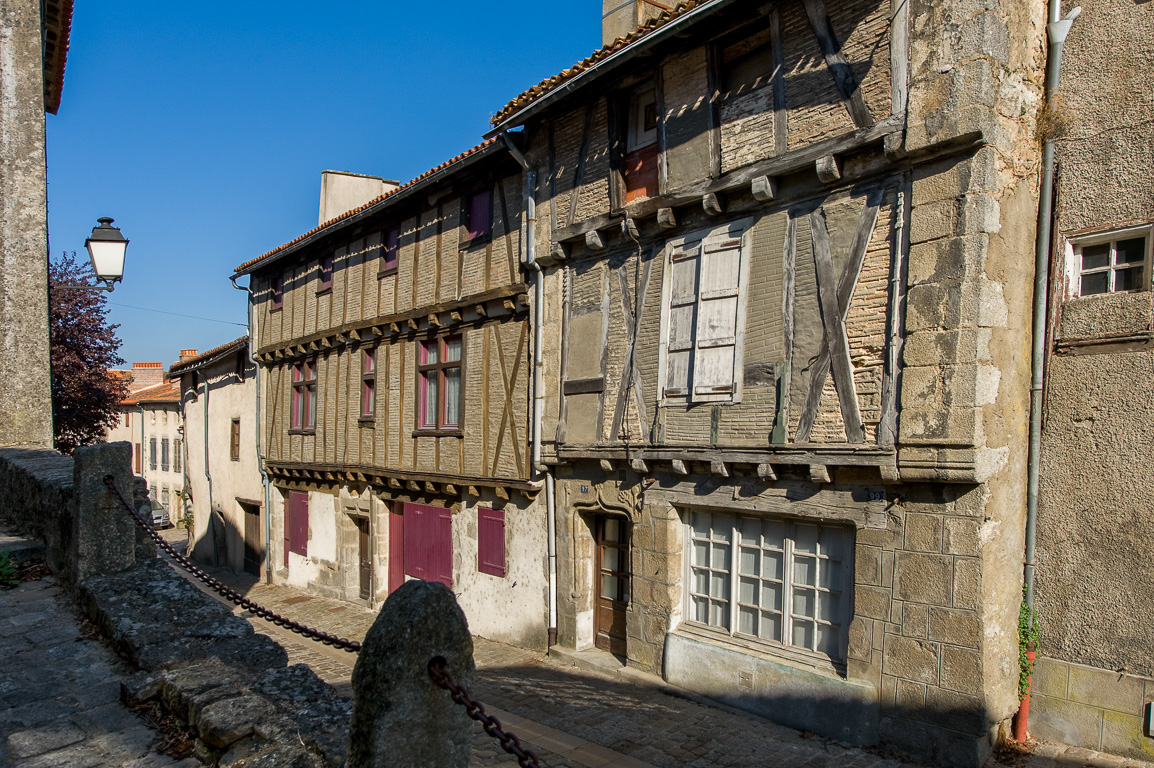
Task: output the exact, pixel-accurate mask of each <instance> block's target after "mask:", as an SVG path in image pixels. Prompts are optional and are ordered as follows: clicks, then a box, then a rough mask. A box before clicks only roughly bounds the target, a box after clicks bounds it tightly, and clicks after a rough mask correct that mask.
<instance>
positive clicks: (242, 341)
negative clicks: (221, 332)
mask: <svg viewBox="0 0 1154 768" xmlns="http://www.w3.org/2000/svg"><path fill="white" fill-rule="evenodd" d="M246 344H248V335H247V334H246V335H244V336H241V337H240V338H239V339H233V340H232V341H230V342H228V343H227V344H221V345H220V346H219V347H213V348H212V349H210V350H208V351H207V352H201V353H200V354H199V355H197V356H196V357H191V358H189V359H188V360H179V361H177V362H175V363H173V364H172V365H171V366H170V367H169V369H168V373H167V374H166V378H169V379H173V378H176V377H177V376H179V375H180V374H181V373H183V372H184V371H187V370H190V369H192V368H197V367H199V366H200V365H202V364H203V363H205V362H207V361H208V360H210V359H211V358H213V357H216V356H217V355H219V354H220V353H222V352H228V351H230V350H229V348H230V347H236V348H237V349H240V348H241V347H243V346H244V345H246Z"/></svg>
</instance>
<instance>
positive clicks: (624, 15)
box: [601, 0, 680, 45]
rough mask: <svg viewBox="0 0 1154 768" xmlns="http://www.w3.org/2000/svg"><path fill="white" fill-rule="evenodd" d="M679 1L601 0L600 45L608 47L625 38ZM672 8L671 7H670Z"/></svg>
mask: <svg viewBox="0 0 1154 768" xmlns="http://www.w3.org/2000/svg"><path fill="white" fill-rule="evenodd" d="M678 2H680V0H666V1H665V2H664V3H658V2H655V0H601V44H602V45H609V44H610V43H612V42H613V41H614V40H616V39H617V38H619V37H625V36H626V35H628V34H629V33H630V32H632V31H634V30H635V29H637V28H638V27H640V26H641V25H642V24H644V23H645V22H647V21H649V20H650V19H655V18H657V17H658V16H660V15H661V13H662V12H663V11H669V10H672V7H676V6H677V3H678ZM671 6H672V7H671Z"/></svg>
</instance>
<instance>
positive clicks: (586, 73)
mask: <svg viewBox="0 0 1154 768" xmlns="http://www.w3.org/2000/svg"><path fill="white" fill-rule="evenodd" d="M734 2H736V0H714V2H712V3H707V4H705V5H701V6H698V7H697V8H694V9H693V10H692V11H689V12H688V13H686V14H685V15H684V16H678V17H677V18H676V19H674V20H672V21H670V22H669V23H667V24H665V25H663V26H661V27H659V28H658V29H656V30H654V32H653V33H652V34H649V35H646V36H645V37H642V38H641V39H639V40H637V41H635V42H634V43H633V44H631V45H627V46H626V47H624V48H622V49H621V50H619V51H615V52H614V53H611V54H610V55H609V56H607V57H606V58H604V59H602V60H601V61H599V62H597V63H596V64H594V65H593V66H591V67H589V68H588V69H585V70H583V71H582V72H580V73H578V74H577V75H575V76H574V77H573V78H572V79H570V80H567V81H566V82H564V83H562V84H561V85H559V86H557V87H556V88H554V89H553V90H551V91H549V92H548V93H546V94H545V95H544V96H542V97H540V98H539V99H534V100H533V101H531V102H529V103H528V104H526V105H525V106H524V107H522V108H521V109H519V110H517V111H516V112H514V113H513V114H512V115H510V116H509V117H507V118H505V119H504V120H502V121H501V122H499V123H497V124H496V125H494V126H493V127H492V128H491V129H490V130H489V131H488V132H487V133H486V134H485V135H484V138H486V139H490V138H492V137H494V136H497V135H499V134H501V133H504V132H505V131H508V130H510V129H511V128H516V127H518V126H521V125H524V124H525V123H526V122H527V121H528V120H529V119H530V118H531V117H533V116H535V115H537V114H538V113H540V112H542V111H544V110H545V109H546V108H548V107H549V106H551V105H552V104H554V103H555V102H557V101H560V100H561V99H562V98H563V97H564V96H566V95H568V94H569V93H571V92H572V91H574V90H576V89H577V88H579V87H580V86H582V85H585V84H586V83H591V82H593V81H594V80H596V79H597V78H598V77H601V76H603V75H606V74H608V73H610V72H612V71H613V70H614V69H616V68H617V67H619V66H621V65H622V64H626V63H628V62H629V61H631V60H632V59H633V58H634V57H636V56H637V55H639V54H641V53H644V52H645V51H647V50H649V49H650V48H652V47H654V46H655V45H658V44H660V43H663V42H665V40H666V39H667V38H668V37H669V36H670V35H672V34H674V33H675V32H678V31H680V30H681V29H683V28H684V27H686V26H687V25H689V24H692V23H694V22H696V21H698V20H700V19H702V18H704V17H705V16H707V15H709V14H712V13H714V12H716V11H718V10H720V9H721V8H724V7H726V6H728V5H732V4H733V3H734Z"/></svg>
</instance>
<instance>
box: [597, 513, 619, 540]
mask: <svg viewBox="0 0 1154 768" xmlns="http://www.w3.org/2000/svg"><path fill="white" fill-rule="evenodd" d="M602 536H603V537H604V538H605V541H613V542H617V541H621V521H620V520H614V519H613V518H606V520H605V527H604V528H603V529H602Z"/></svg>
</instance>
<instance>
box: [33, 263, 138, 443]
mask: <svg viewBox="0 0 1154 768" xmlns="http://www.w3.org/2000/svg"><path fill="white" fill-rule="evenodd" d="M91 278H92V270H91V269H90V268H89V267H88V265H86V264H77V263H76V254H75V253H73V254H72V255H68V254H67V253H65V254H64V255H63V256H61V258H60V259H50V260H49V264H48V286H49V287H48V311H49V321H50V324H51V335H50V345H51V354H52V422H53V433H54V434H53V437H54V438H55V441H56V449H57V450H58V451H60V452H61V453H72V450H73V449H74V448H76V447H77V446H81V445H92V444H93V443H98V442H100V441H101V440H103V439H104V436H105V433H106V432H107V430H108V429H110V428H111V427H113V426H115V425H116V420H117V418H118V417H119V414H120V401H121V400H123V399H124V397H125V396H126V395H127V394H128V386H127V384H126V383H125V382H123V381H121V380H120V379H118V378H115V377H113V376H112V375H111V374H110V373H109V369H110V368H113V367H115V366H117V365H120V364H121V363H123V362H124V360H123V359H122V358H121V357H120V355H119V354H117V352H118V351H119V349H120V339H118V338H117V337H116V329H117V328H119V327H120V326H118V325H109V324H108V319H107V314H108V308H107V307H106V306H105V302H106V300H107V297H106V296H105V294H104V291H96V290H88V289H85V288H76V287H73V286H77V285H91V284H92V283H91Z"/></svg>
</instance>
